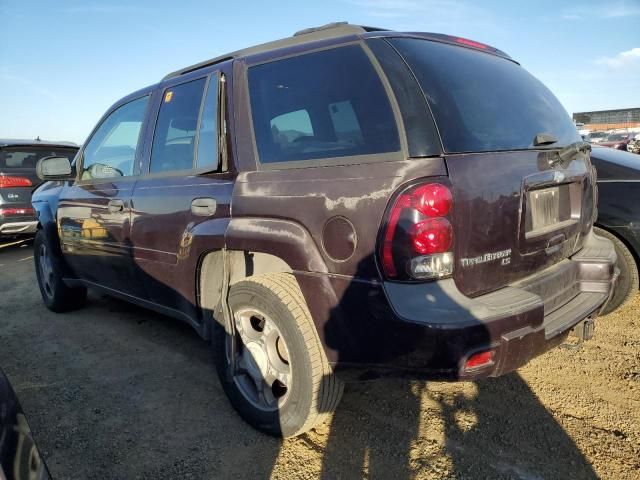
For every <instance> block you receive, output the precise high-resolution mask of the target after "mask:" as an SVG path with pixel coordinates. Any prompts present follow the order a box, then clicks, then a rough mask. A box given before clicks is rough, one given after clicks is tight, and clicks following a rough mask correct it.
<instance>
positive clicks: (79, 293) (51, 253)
mask: <svg viewBox="0 0 640 480" xmlns="http://www.w3.org/2000/svg"><path fill="white" fill-rule="evenodd" d="M33 257H34V260H35V266H36V277H37V278H38V286H39V287H40V293H41V295H42V300H43V301H44V304H45V305H46V307H47V308H48V309H49V310H52V311H54V312H57V313H62V312H67V311H69V310H75V309H77V308H80V307H81V306H83V305H84V303H85V302H86V299H87V289H86V288H84V287H81V288H69V287H68V286H67V285H65V283H64V282H63V281H62V272H63V264H62V259H61V258H60V257H59V256H58V255H56V253H55V250H54V248H53V245H52V243H51V241H50V240H49V238H48V237H47V235H46V234H45V233H44V231H43V230H38V232H37V233H36V237H35V239H34V241H33Z"/></svg>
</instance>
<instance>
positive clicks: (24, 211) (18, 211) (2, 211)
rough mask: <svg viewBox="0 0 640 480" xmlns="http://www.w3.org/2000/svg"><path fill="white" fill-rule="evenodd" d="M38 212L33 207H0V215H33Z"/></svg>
mask: <svg viewBox="0 0 640 480" xmlns="http://www.w3.org/2000/svg"><path fill="white" fill-rule="evenodd" d="M35 214H36V212H35V210H34V209H33V208H0V217H10V216H15V217H17V216H21V217H22V216H33V215H35Z"/></svg>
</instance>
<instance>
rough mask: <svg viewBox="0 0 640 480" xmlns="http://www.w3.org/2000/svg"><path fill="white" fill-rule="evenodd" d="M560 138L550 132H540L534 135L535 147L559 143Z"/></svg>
mask: <svg viewBox="0 0 640 480" xmlns="http://www.w3.org/2000/svg"><path fill="white" fill-rule="evenodd" d="M557 142H558V139H557V138H556V137H555V136H554V135H551V134H550V133H539V134H537V135H536V136H535V137H533V145H534V147H540V146H541V145H551V144H554V143H557Z"/></svg>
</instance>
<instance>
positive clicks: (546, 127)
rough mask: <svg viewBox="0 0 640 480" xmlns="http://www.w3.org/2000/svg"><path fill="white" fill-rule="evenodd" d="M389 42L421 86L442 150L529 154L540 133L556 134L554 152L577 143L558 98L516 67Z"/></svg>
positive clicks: (409, 41) (439, 47) (436, 46)
mask: <svg viewBox="0 0 640 480" xmlns="http://www.w3.org/2000/svg"><path fill="white" fill-rule="evenodd" d="M389 42H390V43H391V44H392V45H393V46H394V47H395V48H396V49H397V51H398V52H399V53H400V54H401V55H402V56H403V57H404V58H405V60H406V62H407V64H408V65H409V67H410V68H411V70H413V72H414V74H415V76H416V78H417V80H418V82H419V83H420V86H421V87H422V89H423V91H424V93H425V95H426V97H427V101H428V102H429V105H430V106H431V110H432V112H433V115H434V118H435V121H436V124H437V126H438V129H439V132H440V135H441V137H442V143H443V146H444V149H445V151H447V152H487V151H502V150H523V149H529V148H534V145H533V141H534V138H535V136H536V135H537V134H539V133H548V134H552V135H554V136H555V137H556V138H557V139H558V142H557V143H556V144H554V145H553V147H561V146H565V145H567V144H569V143H572V142H576V141H579V140H580V136H579V135H578V131H577V130H576V127H575V125H574V124H573V121H572V120H571V118H570V117H569V114H568V113H567V112H566V110H565V109H564V108H563V107H562V105H561V104H560V102H559V101H558V100H557V99H556V97H555V96H554V95H553V94H552V93H551V92H550V91H549V89H547V88H546V87H545V86H544V85H543V84H542V83H541V82H540V81H539V80H537V79H536V78H535V77H534V76H533V75H531V74H530V73H528V72H527V71H526V70H525V69H524V68H522V67H521V66H520V65H518V64H516V63H515V62H512V61H510V60H507V59H504V58H501V57H498V56H496V55H491V54H488V53H483V52H478V51H475V50H472V49H469V48H463V47H459V46H453V45H447V44H444V43H439V42H434V41H429V40H420V39H414V38H393V39H391V40H389Z"/></svg>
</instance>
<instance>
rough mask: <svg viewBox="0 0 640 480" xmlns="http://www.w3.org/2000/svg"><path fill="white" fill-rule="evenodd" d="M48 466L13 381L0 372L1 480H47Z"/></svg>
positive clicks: (48, 476)
mask: <svg viewBox="0 0 640 480" xmlns="http://www.w3.org/2000/svg"><path fill="white" fill-rule="evenodd" d="M48 478H50V475H49V472H48V470H47V466H46V465H45V463H44V461H43V460H42V456H41V455H40V452H39V451H38V448H37V447H36V444H35V442H34V441H33V438H32V436H31V430H30V429H29V425H28V424H27V419H26V417H25V415H24V412H23V411H22V408H21V407H20V402H18V398H17V397H16V394H15V392H14V391H13V388H12V387H11V384H10V383H9V379H8V378H7V377H6V376H5V375H4V373H3V372H2V370H0V479H2V480H5V479H6V480H44V479H48Z"/></svg>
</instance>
